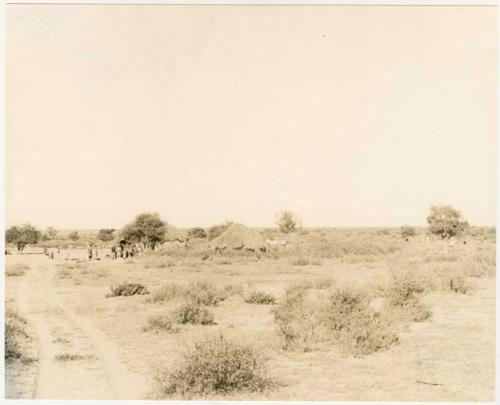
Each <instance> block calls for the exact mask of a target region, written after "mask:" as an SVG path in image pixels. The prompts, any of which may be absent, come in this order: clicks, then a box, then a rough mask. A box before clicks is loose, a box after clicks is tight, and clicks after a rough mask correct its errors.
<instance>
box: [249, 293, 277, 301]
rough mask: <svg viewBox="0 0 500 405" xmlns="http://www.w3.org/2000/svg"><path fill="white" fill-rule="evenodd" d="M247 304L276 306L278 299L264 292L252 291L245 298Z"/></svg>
mask: <svg viewBox="0 0 500 405" xmlns="http://www.w3.org/2000/svg"><path fill="white" fill-rule="evenodd" d="M245 302H247V303H249V304H275V303H276V298H275V297H274V296H272V295H271V294H267V293H265V292H263V291H252V292H251V293H250V294H248V296H247V297H245Z"/></svg>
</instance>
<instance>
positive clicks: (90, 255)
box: [87, 245, 92, 260]
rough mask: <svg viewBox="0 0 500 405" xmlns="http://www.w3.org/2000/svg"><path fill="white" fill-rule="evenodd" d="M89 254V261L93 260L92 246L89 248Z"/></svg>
mask: <svg viewBox="0 0 500 405" xmlns="http://www.w3.org/2000/svg"><path fill="white" fill-rule="evenodd" d="M87 254H88V256H89V260H92V245H88V246H87Z"/></svg>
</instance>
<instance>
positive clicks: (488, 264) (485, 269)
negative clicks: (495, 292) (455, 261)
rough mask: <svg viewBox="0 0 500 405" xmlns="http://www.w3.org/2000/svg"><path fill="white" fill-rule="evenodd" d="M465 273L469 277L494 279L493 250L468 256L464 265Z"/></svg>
mask: <svg viewBox="0 0 500 405" xmlns="http://www.w3.org/2000/svg"><path fill="white" fill-rule="evenodd" d="M464 266H465V273H466V274H467V275H468V276H470V277H478V278H479V277H495V273H496V258H495V250H494V249H492V250H491V251H490V252H488V253H482V254H476V255H474V256H470V257H468V258H467V260H466V261H465V263H464Z"/></svg>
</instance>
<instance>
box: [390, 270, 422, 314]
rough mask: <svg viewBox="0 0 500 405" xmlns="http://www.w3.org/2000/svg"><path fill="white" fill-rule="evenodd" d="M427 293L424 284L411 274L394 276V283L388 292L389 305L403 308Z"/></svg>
mask: <svg viewBox="0 0 500 405" xmlns="http://www.w3.org/2000/svg"><path fill="white" fill-rule="evenodd" d="M424 291H425V286H424V284H423V283H422V282H421V281H420V280H418V279H417V278H416V277H415V276H413V275H412V274H411V273H402V274H395V275H393V279H392V283H391V285H390V287H389V288H388V290H387V296H388V299H389V303H390V305H392V306H403V305H405V304H406V303H407V302H408V301H411V300H413V299H415V298H416V297H417V296H418V295H420V294H422V293H423V292H424Z"/></svg>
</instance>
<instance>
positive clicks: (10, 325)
mask: <svg viewBox="0 0 500 405" xmlns="http://www.w3.org/2000/svg"><path fill="white" fill-rule="evenodd" d="M26 326H27V322H26V320H25V319H24V318H23V317H22V316H20V315H19V314H18V313H17V312H14V311H11V310H7V311H6V312H5V335H4V341H5V355H4V357H5V360H6V361H11V360H15V359H23V358H24V355H23V351H22V345H23V342H24V341H25V340H26V339H28V338H29V336H28V334H27V332H26Z"/></svg>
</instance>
